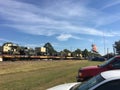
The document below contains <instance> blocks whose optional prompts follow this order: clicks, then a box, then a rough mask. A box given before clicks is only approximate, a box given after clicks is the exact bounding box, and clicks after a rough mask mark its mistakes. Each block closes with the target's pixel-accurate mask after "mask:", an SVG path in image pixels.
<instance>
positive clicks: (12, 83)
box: [0, 60, 102, 90]
mask: <svg viewBox="0 0 120 90" xmlns="http://www.w3.org/2000/svg"><path fill="white" fill-rule="evenodd" d="M100 63H102V62H92V61H87V60H66V61H65V60H61V61H15V62H0V90H46V89H47V88H49V87H52V86H55V85H58V84H63V83H70V82H76V75H77V71H78V69H79V68H80V67H84V66H89V65H98V64H100Z"/></svg>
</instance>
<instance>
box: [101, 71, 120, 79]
mask: <svg viewBox="0 0 120 90" xmlns="http://www.w3.org/2000/svg"><path fill="white" fill-rule="evenodd" d="M101 76H102V77H103V78H104V79H111V78H118V79H120V70H110V71H105V72H102V73H101Z"/></svg>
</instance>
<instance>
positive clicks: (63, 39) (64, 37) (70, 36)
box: [57, 34, 81, 41]
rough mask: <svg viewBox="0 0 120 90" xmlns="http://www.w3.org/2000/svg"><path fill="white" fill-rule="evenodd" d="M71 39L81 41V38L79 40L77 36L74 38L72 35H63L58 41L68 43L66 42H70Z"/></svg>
mask: <svg viewBox="0 0 120 90" xmlns="http://www.w3.org/2000/svg"><path fill="white" fill-rule="evenodd" d="M70 38H73V39H81V38H79V37H77V36H73V35H71V34H61V35H60V36H58V37H57V39H58V40H60V41H66V40H68V39H70Z"/></svg>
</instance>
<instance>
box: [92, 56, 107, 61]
mask: <svg viewBox="0 0 120 90" xmlns="http://www.w3.org/2000/svg"><path fill="white" fill-rule="evenodd" d="M91 61H105V58H103V57H94V58H92V60H91Z"/></svg>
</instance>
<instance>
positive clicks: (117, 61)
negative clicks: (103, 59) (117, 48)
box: [112, 58, 120, 69]
mask: <svg viewBox="0 0 120 90" xmlns="http://www.w3.org/2000/svg"><path fill="white" fill-rule="evenodd" d="M112 65H113V68H115V69H120V58H116V59H115V62H113V64H112Z"/></svg>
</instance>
